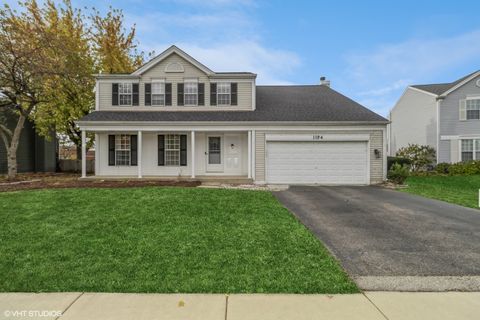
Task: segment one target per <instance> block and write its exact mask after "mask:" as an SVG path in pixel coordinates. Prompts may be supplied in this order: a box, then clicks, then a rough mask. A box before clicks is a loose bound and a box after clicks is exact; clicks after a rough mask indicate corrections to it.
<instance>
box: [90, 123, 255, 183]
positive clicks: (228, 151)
mask: <svg viewBox="0 0 480 320" xmlns="http://www.w3.org/2000/svg"><path fill="white" fill-rule="evenodd" d="M87 132H94V133H95V149H96V159H95V175H94V176H87V171H86V161H85V159H86V156H85V155H86V148H85V146H86V142H87ZM253 136H254V132H253V130H249V131H213V130H201V131H199V130H192V131H182V130H169V131H166V130H163V129H160V128H159V129H158V130H152V129H150V128H149V130H136V131H131V130H125V131H123V130H122V131H119V130H115V131H112V130H108V131H107V130H105V131H103V130H98V129H96V130H90V131H87V130H83V131H82V146H83V147H82V179H105V180H107V179H108V180H110V179H122V180H124V179H145V180H147V179H151V180H163V179H164V180H172V179H175V180H182V181H191V180H196V181H202V182H203V181H219V182H233V183H251V182H252V181H253V180H254V179H255V174H254V169H253V168H254V166H255V164H254V161H255V160H254V148H255V147H254V140H255V139H253Z"/></svg>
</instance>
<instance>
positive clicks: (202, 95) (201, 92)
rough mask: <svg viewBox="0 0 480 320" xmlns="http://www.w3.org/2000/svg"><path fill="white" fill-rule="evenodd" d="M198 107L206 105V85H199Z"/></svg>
mask: <svg viewBox="0 0 480 320" xmlns="http://www.w3.org/2000/svg"><path fill="white" fill-rule="evenodd" d="M198 105H199V106H204V105H205V83H199V84H198Z"/></svg>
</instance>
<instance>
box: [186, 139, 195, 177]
mask: <svg viewBox="0 0 480 320" xmlns="http://www.w3.org/2000/svg"><path fill="white" fill-rule="evenodd" d="M190 141H191V151H190V154H191V156H190V158H191V159H192V160H191V167H192V176H191V177H192V179H195V156H196V154H195V131H193V130H192V131H191V132H190ZM187 159H188V158H187ZM187 164H188V163H187Z"/></svg>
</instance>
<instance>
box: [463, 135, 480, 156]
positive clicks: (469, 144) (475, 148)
mask: <svg viewBox="0 0 480 320" xmlns="http://www.w3.org/2000/svg"><path fill="white" fill-rule="evenodd" d="M471 160H480V139H463V140H462V161H471Z"/></svg>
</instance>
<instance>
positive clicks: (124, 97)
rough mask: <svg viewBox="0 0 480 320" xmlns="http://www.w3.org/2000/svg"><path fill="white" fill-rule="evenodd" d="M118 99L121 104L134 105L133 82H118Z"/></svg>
mask: <svg viewBox="0 0 480 320" xmlns="http://www.w3.org/2000/svg"><path fill="white" fill-rule="evenodd" d="M118 101H119V102H120V105H121V106H130V105H132V84H131V83H119V84H118Z"/></svg>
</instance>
